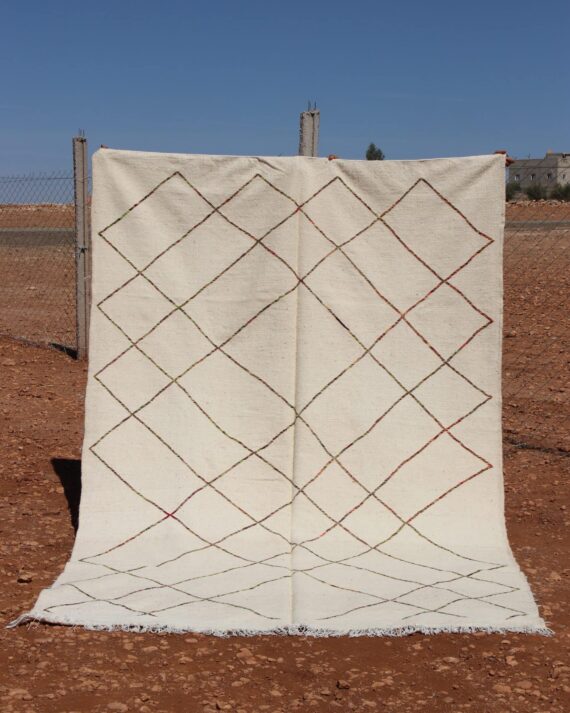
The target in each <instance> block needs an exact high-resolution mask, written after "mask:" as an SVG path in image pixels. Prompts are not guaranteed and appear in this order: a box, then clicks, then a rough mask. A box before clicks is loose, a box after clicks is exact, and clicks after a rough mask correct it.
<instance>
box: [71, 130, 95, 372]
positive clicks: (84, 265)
mask: <svg viewBox="0 0 570 713" xmlns="http://www.w3.org/2000/svg"><path fill="white" fill-rule="evenodd" d="M88 181H89V172H88V163H87V139H86V138H85V137H84V136H75V137H74V138H73V182H74V194H75V267H76V315H77V322H76V324H77V358H78V359H86V358H87V354H88V351H89V303H90V295H91V274H90V264H91V255H90V253H91V251H90V234H89V213H88V202H87V199H88V195H89V185H88Z"/></svg>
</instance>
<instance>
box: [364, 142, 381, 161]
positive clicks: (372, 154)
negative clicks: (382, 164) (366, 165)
mask: <svg viewBox="0 0 570 713" xmlns="http://www.w3.org/2000/svg"><path fill="white" fill-rule="evenodd" d="M385 158H386V157H385V156H384V151H382V149H379V148H378V146H376V144H370V146H369V147H368V148H367V149H366V160H367V161H383V160H384V159H385Z"/></svg>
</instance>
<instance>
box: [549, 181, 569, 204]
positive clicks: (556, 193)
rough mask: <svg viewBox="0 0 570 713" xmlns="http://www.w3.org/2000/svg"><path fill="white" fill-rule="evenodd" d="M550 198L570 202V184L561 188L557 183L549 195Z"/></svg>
mask: <svg viewBox="0 0 570 713" xmlns="http://www.w3.org/2000/svg"><path fill="white" fill-rule="evenodd" d="M550 197H551V198H554V199H555V200H557V201H570V183H567V184H566V185H565V186H561V185H560V183H557V184H556V185H555V186H554V188H553V189H552V191H551V193H550Z"/></svg>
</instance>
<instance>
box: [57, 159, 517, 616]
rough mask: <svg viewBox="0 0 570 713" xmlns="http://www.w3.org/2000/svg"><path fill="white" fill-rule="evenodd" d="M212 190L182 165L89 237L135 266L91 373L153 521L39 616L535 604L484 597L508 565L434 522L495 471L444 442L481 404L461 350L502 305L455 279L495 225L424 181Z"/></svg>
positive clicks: (114, 305) (119, 461)
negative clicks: (107, 349) (211, 193)
mask: <svg viewBox="0 0 570 713" xmlns="http://www.w3.org/2000/svg"><path fill="white" fill-rule="evenodd" d="M194 183H197V185H194ZM198 183H199V181H198V182H197V181H196V180H195V179H194V178H193V177H192V176H190V175H184V174H183V172H181V171H174V172H173V173H172V174H171V175H169V176H167V177H166V178H164V179H163V180H162V181H161V182H160V183H158V184H157V185H156V187H155V188H154V189H153V190H151V191H150V192H149V193H148V194H146V195H145V196H143V197H142V198H140V200H138V201H137V202H136V203H134V204H133V205H132V206H130V207H129V209H128V210H127V211H125V212H124V213H123V214H122V215H120V216H118V217H116V219H115V220H114V221H113V222H112V223H111V224H110V225H108V226H107V227H105V228H104V229H103V230H101V231H100V232H99V234H98V239H99V240H100V241H101V242H102V244H104V245H105V250H107V251H108V250H112V252H113V259H114V260H117V259H118V258H120V259H121V260H122V261H123V262H124V265H125V279H124V282H123V283H122V284H121V285H119V286H113V289H112V290H110V291H109V292H108V294H106V295H104V296H103V297H102V298H101V299H100V300H99V301H98V302H97V304H96V305H95V311H96V313H97V319H103V320H106V321H107V322H108V323H110V324H111V325H113V327H114V328H115V329H116V330H117V331H118V332H119V333H120V334H121V335H122V338H124V339H123V342H125V343H126V344H127V345H128V346H126V347H123V349H122V351H120V352H117V353H114V354H112V355H111V354H109V359H108V361H107V363H105V364H104V365H103V366H102V367H101V368H99V370H98V371H97V373H96V375H95V377H94V380H95V382H96V385H97V387H98V388H100V389H101V390H104V392H105V394H106V395H107V396H108V397H111V398H112V399H114V401H116V402H117V403H118V404H120V405H121V406H122V408H123V410H124V411H125V414H124V415H123V416H122V417H121V418H120V419H117V422H116V423H115V424H114V426H113V427H112V428H110V429H109V430H108V431H106V432H105V433H103V434H102V435H100V436H99V437H98V438H97V440H96V441H94V442H93V443H88V444H87V447H88V448H89V452H90V453H91V454H92V456H93V457H95V458H96V459H97V460H98V461H99V462H100V464H101V465H102V466H103V467H104V468H105V472H106V473H107V477H110V478H116V479H117V481H118V483H119V485H120V488H121V489H126V490H128V491H129V499H130V501H131V502H132V501H133V500H135V501H136V500H139V501H141V502H143V503H144V507H145V508H146V510H147V511H148V513H149V518H148V520H149V521H148V522H147V523H146V524H145V525H144V527H141V526H137V527H133V528H132V530H131V531H130V532H129V533H128V535H126V536H124V537H123V538H122V539H120V540H117V541H115V542H114V543H113V544H112V545H111V546H109V545H107V544H105V546H104V547H102V548H101V549H100V550H98V551H97V550H95V551H93V552H92V554H91V555H89V556H85V557H82V558H81V562H82V564H83V566H88V565H90V566H91V567H92V568H93V575H92V576H91V577H84V578H81V579H77V580H75V581H65V582H63V583H62V586H63V587H66V588H68V589H69V590H70V591H72V594H66V596H67V597H68V600H66V601H65V602H63V603H56V604H53V605H52V606H51V607H50V608H49V609H50V610H51V611H52V612H53V611H56V610H59V611H61V610H64V609H66V608H67V607H73V606H83V605H84V604H85V605H89V606H97V607H98V611H101V612H104V613H105V614H104V615H105V616H107V615H108V616H110V617H111V618H112V617H115V616H116V611H117V610H118V609H121V610H124V611H128V612H130V614H132V615H133V616H140V617H146V618H147V619H153V618H154V619H156V620H159V621H161V622H167V623H168V622H176V621H177V620H178V619H177V617H180V616H182V614H181V611H182V610H184V612H185V614H184V615H185V616H190V615H191V616H192V617H197V619H193V621H194V620H199V619H200V617H204V619H205V620H211V619H212V614H211V610H212V608H214V611H215V612H216V613H215V616H216V618H217V621H218V622H219V628H220V629H221V630H223V629H224V627H225V626H226V624H225V623H226V622H227V628H233V629H235V628H239V626H236V625H235V622H236V621H238V622H239V621H241V620H244V621H245V620H247V621H248V622H251V621H254V622H257V623H258V625H259V627H260V628H263V627H266V628H267V627H269V628H271V627H272V626H279V625H281V624H282V622H281V614H280V612H282V610H283V606H285V605H286V603H287V601H290V600H291V598H292V601H295V602H299V611H298V612H296V613H295V616H296V617H298V618H299V620H300V621H301V623H303V622H304V621H312V622H314V621H317V620H318V621H319V622H321V623H322V626H323V627H324V628H327V627H331V626H332V627H334V626H337V625H338V626H339V627H340V628H341V629H342V627H343V622H346V621H350V622H351V624H350V627H349V628H352V629H355V628H356V629H357V628H358V626H359V623H360V622H362V626H363V628H366V624H365V622H367V621H370V616H371V615H370V611H374V612H379V616H380V617H381V618H382V617H388V619H391V620H392V621H395V622H399V623H401V624H402V625H403V626H405V625H406V624H407V623H408V620H413V621H415V620H418V621H421V620H422V619H423V618H426V617H430V616H431V617H433V618H434V619H430V622H431V621H433V620H437V621H442V622H446V624H448V623H449V621H450V620H453V621H454V622H457V621H459V623H460V622H461V619H462V618H463V617H465V611H467V610H468V609H466V608H465V607H468V606H469V605H470V603H472V602H474V601H477V602H481V601H484V603H485V606H486V607H487V608H488V609H489V610H490V611H492V612H493V616H496V617H497V618H498V620H500V619H501V617H503V619H504V618H505V611H507V614H508V616H514V617H517V616H518V617H523V616H524V615H525V613H524V612H523V611H521V610H519V609H516V608H512V607H510V606H509V605H508V604H498V603H497V602H495V601H494V599H493V598H494V597H496V596H500V595H502V594H505V593H506V592H510V591H514V589H515V588H513V587H510V586H509V585H507V584H504V583H502V582H501V581H500V580H498V581H495V580H494V579H493V577H494V573H495V572H499V573H500V571H501V569H503V568H505V567H506V566H507V565H508V564H509V563H508V562H503V561H501V562H487V561H481V560H475V559H473V558H472V557H470V556H468V555H466V554H465V553H463V552H462V551H461V548H460V547H459V546H458V547H457V548H455V547H453V548H452V547H449V546H447V545H443V544H441V543H440V542H439V541H438V539H437V538H436V537H435V536H432V535H431V534H430V532H424V530H423V529H422V515H423V513H425V512H428V511H429V509H430V508H432V507H434V506H435V505H436V504H438V506H439V504H441V503H442V502H443V501H444V500H445V498H447V497H448V495H449V494H450V493H451V492H456V491H457V490H458V489H461V488H464V487H465V486H466V485H467V483H469V482H472V481H473V480H474V479H476V478H478V477H479V476H480V475H481V474H483V473H485V472H487V471H490V470H491V469H492V468H493V464H492V463H490V462H489V461H488V460H487V459H486V458H485V457H484V455H483V454H481V453H479V452H478V449H477V448H476V447H475V445H474V444H473V443H471V442H464V440H463V439H465V440H467V437H466V436H463V439H462V437H460V436H459V435H458V431H457V432H455V431H454V428H455V427H456V426H458V425H459V424H463V425H465V423H466V422H468V420H469V419H470V418H471V417H472V416H473V414H474V413H476V412H477V411H478V409H479V408H480V407H481V406H482V405H483V404H485V403H487V402H488V401H489V399H490V398H491V395H490V394H488V393H487V392H486V391H485V390H484V389H483V388H482V387H481V386H480V385H478V384H477V383H475V382H474V381H473V380H472V378H471V376H470V374H468V373H463V371H462V370H461V369H460V368H458V367H457V365H456V363H455V362H454V360H455V357H456V356H457V355H460V354H461V353H462V352H463V351H464V350H467V349H469V348H470V346H471V345H472V344H473V343H475V342H476V340H477V338H478V336H479V335H481V334H482V333H484V331H485V330H486V329H487V328H488V327H489V326H490V325H492V324H493V318H492V317H491V316H489V315H488V314H487V313H486V312H485V311H484V310H483V309H482V308H480V307H479V306H477V305H476V304H475V302H474V301H473V299H472V297H471V296H470V295H469V294H466V291H465V290H462V289H460V288H459V287H458V286H457V285H456V284H455V283H454V281H453V280H454V277H456V276H458V275H460V274H461V272H462V271H463V270H465V269H466V268H467V267H468V266H469V265H470V264H472V263H473V261H475V260H477V258H478V256H479V255H480V254H481V253H482V252H483V251H484V250H485V249H486V248H488V247H491V246H492V245H493V243H494V240H493V238H491V237H490V236H488V235H486V234H484V233H483V232H481V231H480V230H478V229H477V227H476V226H475V225H473V224H472V222H471V221H470V220H469V219H468V218H467V217H466V216H465V215H464V214H463V213H462V212H461V211H460V210H459V209H458V208H457V207H456V206H455V205H453V203H452V202H451V201H450V200H449V199H448V198H446V197H445V196H444V195H443V194H442V193H441V192H440V191H439V190H438V189H437V188H436V187H435V186H433V185H431V183H430V182H428V181H427V180H426V179H424V178H421V179H419V180H416V181H415V182H414V183H412V184H411V185H410V186H408V187H407V188H406V189H405V190H404V191H402V193H401V195H400V196H399V197H398V198H397V199H396V200H395V201H394V203H393V204H392V205H391V206H390V207H389V208H388V209H387V210H385V211H383V212H379V211H376V210H375V209H374V207H371V206H370V205H368V203H367V202H365V200H364V199H363V198H362V197H361V196H360V195H359V193H358V190H357V189H355V188H353V187H352V186H351V185H349V183H348V182H347V181H346V180H344V179H343V178H340V177H338V176H336V177H333V178H332V179H331V180H329V181H328V182H326V183H323V184H322V185H320V186H319V187H318V188H317V189H316V190H314V192H313V193H312V195H310V196H308V197H304V198H303V200H301V199H299V198H298V197H294V196H291V195H289V193H288V191H286V190H284V189H283V188H282V187H281V186H280V185H279V184H278V183H277V179H276V181H275V182H272V181H270V180H269V179H268V178H266V177H265V176H262V175H261V174H255V175H253V176H251V177H249V178H248V180H245V181H244V182H243V183H241V185H238V186H236V187H235V189H233V191H231V192H229V193H228V195H226V196H223V197H221V196H219V197H218V198H217V199H216V200H214V199H211V198H209V197H208V191H207V190H205V189H204V188H203V187H201V185H198ZM218 193H219V192H218ZM346 216H350V220H349V221H347V220H345V219H344V218H345V217H346ZM157 226H158V227H159V229H157ZM428 237H429V239H428ZM403 275H404V276H405V279H402V276H403ZM355 306H360V308H358V309H355ZM181 346H183V348H181ZM276 367H277V368H276ZM164 414H168V418H167V419H165V418H164ZM121 443H123V444H127V446H128V447H126V448H124V449H122V448H121ZM203 444H207V447H204V446H203ZM174 483H176V484H177V485H178V486H179V487H178V489H177V488H174V487H173V484H174ZM252 492H255V493H257V494H258V497H257V499H256V500H255V502H253V501H252V499H251V493H252ZM176 493H178V497H175V495H176ZM339 493H342V497H339ZM151 513H152V515H153V516H154V519H153V517H151V515H150V514H151ZM371 523H372V524H373V526H372V527H371ZM122 529H123V530H124V529H125V528H122ZM167 543H168V544H167ZM167 550H168V552H169V556H168V558H165V557H164V552H165V551H167ZM157 593H159V594H160V597H158V598H157ZM157 601H158V602H159V603H158V604H157ZM190 612H191V614H190ZM240 617H242V619H240ZM384 620H385V619H382V621H384ZM145 621H146V619H145ZM254 628H255V627H254Z"/></svg>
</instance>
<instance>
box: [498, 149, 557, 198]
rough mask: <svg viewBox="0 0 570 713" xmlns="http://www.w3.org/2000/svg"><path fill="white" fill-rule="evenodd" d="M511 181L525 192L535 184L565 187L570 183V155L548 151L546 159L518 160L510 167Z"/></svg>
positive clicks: (548, 186)
mask: <svg viewBox="0 0 570 713" xmlns="http://www.w3.org/2000/svg"><path fill="white" fill-rule="evenodd" d="M509 181H512V182H513V183H517V184H518V185H519V186H520V187H521V189H523V190H524V189H525V188H529V187H530V186H532V185H535V184H539V185H541V186H544V187H545V188H554V186H555V185H556V184H559V185H561V186H564V185H566V184H568V183H570V153H554V152H553V151H547V152H546V156H545V157H544V158H523V159H517V160H516V161H514V162H513V163H512V164H511V165H510V166H509Z"/></svg>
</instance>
